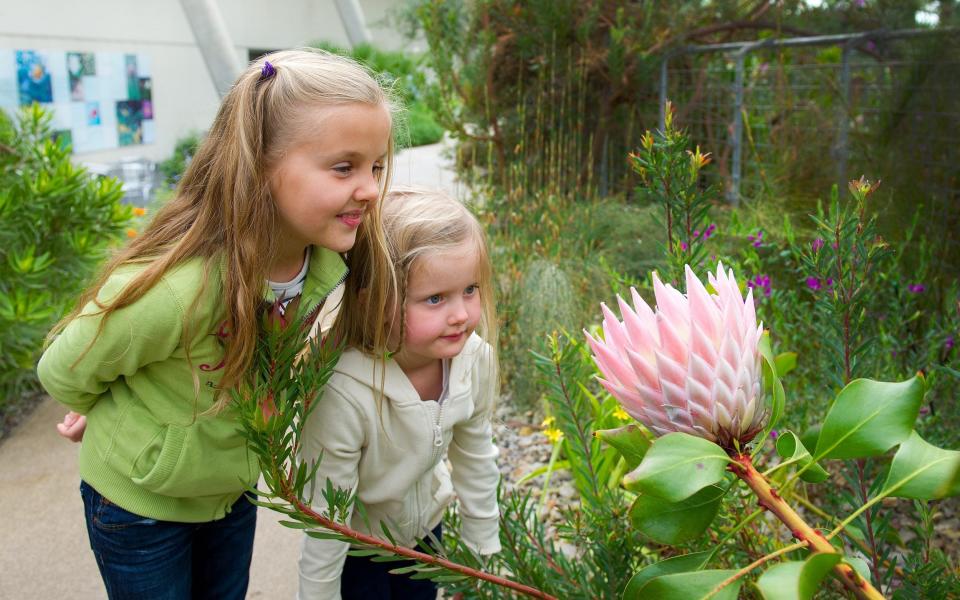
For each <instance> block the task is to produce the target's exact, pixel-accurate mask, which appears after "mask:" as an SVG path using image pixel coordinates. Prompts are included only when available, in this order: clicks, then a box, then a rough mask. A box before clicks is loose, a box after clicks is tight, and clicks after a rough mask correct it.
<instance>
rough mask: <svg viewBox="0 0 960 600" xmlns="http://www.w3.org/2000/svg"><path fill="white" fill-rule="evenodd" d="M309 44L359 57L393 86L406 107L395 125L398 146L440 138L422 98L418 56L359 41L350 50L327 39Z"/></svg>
mask: <svg viewBox="0 0 960 600" xmlns="http://www.w3.org/2000/svg"><path fill="white" fill-rule="evenodd" d="M313 46H314V47H315V48H320V49H322V50H326V51H327V52H332V53H334V54H339V55H341V56H349V57H350V58H352V59H354V60H356V61H359V62H361V63H363V64H364V65H366V66H367V67H368V68H370V70H372V71H373V72H374V73H376V74H377V75H378V76H380V77H382V78H384V79H385V80H386V82H387V83H388V84H390V85H392V86H393V89H394V93H395V94H396V95H397V97H398V98H399V100H400V101H401V102H402V103H403V105H404V107H405V108H406V109H407V114H406V117H405V118H404V119H403V120H401V122H400V123H398V127H397V131H398V134H397V142H398V143H399V144H400V146H401V147H403V148H407V147H414V146H423V145H425V144H434V143H436V142H439V141H440V140H441V139H442V138H443V132H444V129H443V127H441V126H440V125H439V123H438V122H437V118H436V117H435V116H434V114H433V111H432V110H431V109H430V107H429V106H428V105H427V102H426V99H427V95H428V94H429V93H430V84H429V83H428V82H427V78H426V76H425V75H424V71H425V68H424V66H423V64H422V61H421V60H420V59H419V58H414V57H411V56H410V55H408V54H404V53H403V52H388V51H386V50H380V49H378V48H374V47H373V46H371V45H369V44H360V45H359V46H356V47H355V48H353V49H351V50H347V49H345V48H341V47H340V46H336V45H334V44H330V43H328V42H315V43H314V44H313Z"/></svg>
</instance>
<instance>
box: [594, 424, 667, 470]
mask: <svg viewBox="0 0 960 600" xmlns="http://www.w3.org/2000/svg"><path fill="white" fill-rule="evenodd" d="M593 435H595V436H597V437H598V438H600V439H601V440H603V441H604V442H606V443H608V444H610V445H611V446H613V447H614V448H616V449H617V450H619V451H620V455H621V456H623V458H624V460H626V461H627V468H629V469H630V470H633V469H636V468H637V466H638V465H639V464H640V463H641V461H643V457H644V456H646V454H647V450H649V449H650V446H651V445H652V444H653V442H652V440H651V439H650V438H651V435H650V432H649V431H647V430H646V429H644V428H643V427H640V426H639V425H637V424H630V425H624V426H623V427H618V428H616V429H599V430H597V431H595V432H593Z"/></svg>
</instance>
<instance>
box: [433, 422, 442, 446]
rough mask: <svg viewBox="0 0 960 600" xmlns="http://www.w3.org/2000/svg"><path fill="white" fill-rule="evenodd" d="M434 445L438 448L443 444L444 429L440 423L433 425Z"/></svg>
mask: <svg viewBox="0 0 960 600" xmlns="http://www.w3.org/2000/svg"><path fill="white" fill-rule="evenodd" d="M433 445H434V446H436V447H437V448H439V447H440V446H442V445H443V429H441V428H440V424H439V423H438V424H436V425H434V426H433Z"/></svg>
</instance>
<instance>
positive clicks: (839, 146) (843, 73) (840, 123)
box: [834, 38, 859, 190]
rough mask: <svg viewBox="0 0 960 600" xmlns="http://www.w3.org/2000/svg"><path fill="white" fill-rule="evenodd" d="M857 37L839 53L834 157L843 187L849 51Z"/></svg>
mask: <svg viewBox="0 0 960 600" xmlns="http://www.w3.org/2000/svg"><path fill="white" fill-rule="evenodd" d="M857 41H859V38H857V39H855V40H850V41H848V42H847V43H845V44H844V45H843V51H842V53H841V55H840V102H839V104H838V107H837V142H836V147H835V148H834V159H835V160H836V161H837V187H838V188H839V189H841V190H842V189H844V186H845V185H846V181H847V154H848V149H847V139H848V133H849V130H850V53H851V51H852V50H853V43H855V42H857Z"/></svg>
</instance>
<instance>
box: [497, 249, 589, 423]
mask: <svg viewBox="0 0 960 600" xmlns="http://www.w3.org/2000/svg"><path fill="white" fill-rule="evenodd" d="M516 307H517V316H516V323H515V326H516V330H515V332H514V335H515V336H516V339H517V341H519V342H520V343H519V344H517V345H515V346H512V347H510V348H509V349H508V354H507V355H506V356H505V358H506V359H507V360H508V361H509V362H510V364H511V365H512V367H513V369H512V372H513V385H512V386H511V389H512V391H513V401H514V403H515V404H516V405H518V406H520V407H521V408H523V409H538V408H540V407H539V406H538V401H539V400H540V393H541V390H542V389H543V386H542V385H540V382H539V380H540V377H539V375H538V374H537V368H536V363H534V361H533V360H532V357H531V356H530V355H529V354H528V352H529V351H530V350H531V349H532V350H533V351H535V352H537V353H539V354H545V353H546V351H545V347H546V342H547V338H548V337H549V336H551V335H557V334H562V333H564V332H569V333H570V334H571V335H577V334H578V333H579V329H577V327H578V325H579V323H578V322H577V321H578V316H579V315H578V311H577V296H576V291H575V290H574V287H573V284H572V283H571V282H570V278H569V277H568V276H567V274H566V273H565V272H564V271H563V269H561V268H560V267H558V266H557V265H556V264H554V263H553V262H551V261H549V260H544V259H537V260H534V261H533V262H531V263H530V264H529V265H528V266H527V268H526V271H525V272H524V274H523V281H522V283H521V285H520V289H519V292H518V294H517V300H516ZM517 354H522V355H521V356H517Z"/></svg>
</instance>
